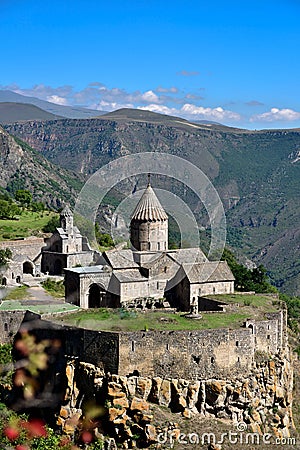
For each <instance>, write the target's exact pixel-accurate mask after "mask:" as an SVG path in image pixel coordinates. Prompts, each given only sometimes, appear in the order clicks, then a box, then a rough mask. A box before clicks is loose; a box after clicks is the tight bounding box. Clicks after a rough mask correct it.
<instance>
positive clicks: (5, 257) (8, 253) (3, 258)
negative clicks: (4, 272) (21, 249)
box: [0, 248, 12, 267]
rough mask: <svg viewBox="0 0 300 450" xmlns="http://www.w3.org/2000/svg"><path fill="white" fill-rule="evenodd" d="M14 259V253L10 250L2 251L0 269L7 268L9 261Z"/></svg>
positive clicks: (0, 250)
mask: <svg viewBox="0 0 300 450" xmlns="http://www.w3.org/2000/svg"><path fill="white" fill-rule="evenodd" d="M11 257H12V252H11V250H10V249H9V248H6V249H0V267H2V266H6V264H7V262H8V260H9V259H10V258H11Z"/></svg>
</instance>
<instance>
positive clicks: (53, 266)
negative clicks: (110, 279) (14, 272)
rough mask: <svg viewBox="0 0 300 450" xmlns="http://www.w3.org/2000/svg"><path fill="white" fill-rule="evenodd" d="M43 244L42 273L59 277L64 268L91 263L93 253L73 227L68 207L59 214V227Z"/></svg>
mask: <svg viewBox="0 0 300 450" xmlns="http://www.w3.org/2000/svg"><path fill="white" fill-rule="evenodd" d="M45 243H46V246H45V247H43V248H42V261H41V271H42V272H43V273H49V274H50V275H61V274H62V273H63V269H65V268H68V267H75V266H80V265H83V266H85V265H89V264H91V263H93V260H94V255H95V252H94V251H93V250H92V249H91V248H90V246H89V243H88V241H87V239H86V238H85V237H83V236H82V235H81V233H80V231H79V229H78V228H77V227H76V226H75V225H74V222H73V214H72V212H71V210H70V208H69V207H68V206H67V207H65V208H64V210H63V211H62V212H61V214H60V226H59V227H58V228H57V229H56V230H55V232H54V233H53V234H52V236H51V237H50V238H48V239H46V240H45Z"/></svg>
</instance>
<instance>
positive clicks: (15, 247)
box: [0, 237, 45, 264]
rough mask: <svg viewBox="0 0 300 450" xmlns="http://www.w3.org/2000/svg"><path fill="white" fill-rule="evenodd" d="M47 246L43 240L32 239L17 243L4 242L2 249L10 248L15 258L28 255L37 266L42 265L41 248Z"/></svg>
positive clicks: (17, 241) (0, 244)
mask: <svg viewBox="0 0 300 450" xmlns="http://www.w3.org/2000/svg"><path fill="white" fill-rule="evenodd" d="M44 245H45V242H44V239H43V238H37V237H30V238H25V239H20V240H16V241H2V242H0V248H1V249H2V248H9V249H10V250H11V251H12V254H13V257H14V256H17V255H20V254H21V255H26V256H28V258H30V259H31V260H32V261H33V262H34V263H35V264H39V263H40V257H41V248H42V247H43V246H44Z"/></svg>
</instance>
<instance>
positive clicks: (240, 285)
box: [222, 248, 277, 294]
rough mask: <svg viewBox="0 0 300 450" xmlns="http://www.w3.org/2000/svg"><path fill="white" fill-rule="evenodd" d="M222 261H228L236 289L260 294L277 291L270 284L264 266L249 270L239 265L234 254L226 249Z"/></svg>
mask: <svg viewBox="0 0 300 450" xmlns="http://www.w3.org/2000/svg"><path fill="white" fill-rule="evenodd" d="M222 259H224V260H225V261H227V263H228V265H229V267H230V269H231V271H232V273H233V275H234V277H235V283H234V284H235V289H237V290H240V291H255V292H258V293H260V294H262V293H266V292H276V291H277V290H276V288H274V286H272V285H271V284H270V282H269V280H268V277H267V271H266V269H265V268H264V266H263V265H259V266H258V267H256V268H254V269H247V267H245V266H243V265H242V264H239V263H238V261H237V259H236V257H235V256H234V254H233V253H232V252H231V251H230V250H228V249H227V248H225V249H224V252H223V257H222Z"/></svg>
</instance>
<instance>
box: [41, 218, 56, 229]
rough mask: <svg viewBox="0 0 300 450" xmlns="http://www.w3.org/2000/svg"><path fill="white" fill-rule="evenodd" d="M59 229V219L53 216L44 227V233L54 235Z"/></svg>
mask: <svg viewBox="0 0 300 450" xmlns="http://www.w3.org/2000/svg"><path fill="white" fill-rule="evenodd" d="M58 227H59V217H58V216H53V217H51V219H49V220H48V222H47V223H46V225H44V227H43V228H42V231H43V232H44V233H54V231H55V230H56V228H58Z"/></svg>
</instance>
